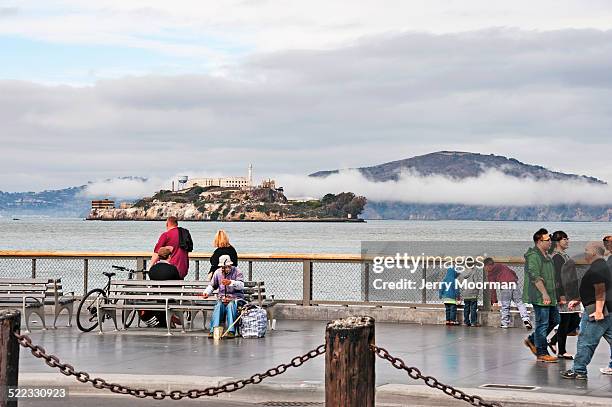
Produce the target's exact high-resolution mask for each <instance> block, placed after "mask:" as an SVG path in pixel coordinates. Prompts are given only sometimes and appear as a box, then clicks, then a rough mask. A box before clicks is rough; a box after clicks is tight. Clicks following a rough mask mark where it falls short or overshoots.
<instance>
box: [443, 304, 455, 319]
mask: <svg viewBox="0 0 612 407" xmlns="http://www.w3.org/2000/svg"><path fill="white" fill-rule="evenodd" d="M444 308H446V320H447V321H456V320H457V304H447V303H444Z"/></svg>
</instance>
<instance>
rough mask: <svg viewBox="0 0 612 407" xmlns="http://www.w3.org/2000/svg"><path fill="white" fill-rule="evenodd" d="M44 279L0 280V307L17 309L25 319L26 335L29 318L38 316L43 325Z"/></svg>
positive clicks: (45, 290) (45, 292) (46, 281)
mask: <svg viewBox="0 0 612 407" xmlns="http://www.w3.org/2000/svg"><path fill="white" fill-rule="evenodd" d="M48 282H49V280H47V279H46V278H25V279H0V306H1V307H2V308H19V309H21V315H23V316H24V318H25V326H26V333H27V332H30V317H31V316H32V314H36V315H38V317H39V318H40V320H41V321H42V325H43V329H47V325H46V323H45V298H46V295H47V283H48Z"/></svg>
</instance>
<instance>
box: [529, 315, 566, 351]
mask: <svg viewBox="0 0 612 407" xmlns="http://www.w3.org/2000/svg"><path fill="white" fill-rule="evenodd" d="M533 312H534V314H535V329H534V330H533V333H532V334H531V335H529V338H528V339H529V340H530V341H531V342H532V343H533V344H534V345H535V347H536V349H537V354H538V356H544V355H548V351H547V350H546V347H547V346H548V341H547V340H546V337H547V336H548V334H549V333H550V332H551V331H552V330H553V328H554V327H555V326H557V324H559V319H560V317H559V310H558V309H557V307H556V306H551V305H548V306H546V305H535V304H534V305H533Z"/></svg>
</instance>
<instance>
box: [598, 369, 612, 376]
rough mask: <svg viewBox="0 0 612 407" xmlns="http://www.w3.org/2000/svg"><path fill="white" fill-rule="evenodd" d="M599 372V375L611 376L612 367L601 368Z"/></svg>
mask: <svg viewBox="0 0 612 407" xmlns="http://www.w3.org/2000/svg"><path fill="white" fill-rule="evenodd" d="M599 371H600V372H601V374H605V375H608V376H612V367H602V368H601V369H599Z"/></svg>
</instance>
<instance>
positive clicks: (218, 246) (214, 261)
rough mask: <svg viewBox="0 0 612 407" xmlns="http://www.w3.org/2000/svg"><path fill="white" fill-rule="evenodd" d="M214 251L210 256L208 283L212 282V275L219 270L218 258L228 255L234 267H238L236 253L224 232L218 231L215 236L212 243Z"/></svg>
mask: <svg viewBox="0 0 612 407" xmlns="http://www.w3.org/2000/svg"><path fill="white" fill-rule="evenodd" d="M213 245H214V246H215V251H214V252H213V254H212V256H210V271H209V272H208V281H210V280H212V277H213V274H214V273H215V271H216V270H217V269H218V268H219V257H221V256H223V255H228V256H229V257H230V259H231V260H232V263H233V265H234V267H238V253H236V249H234V246H232V245H231V244H230V241H229V236H228V235H227V233H226V232H225V230H223V229H220V230H218V231H217V233H216V234H215V240H214V242H213Z"/></svg>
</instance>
